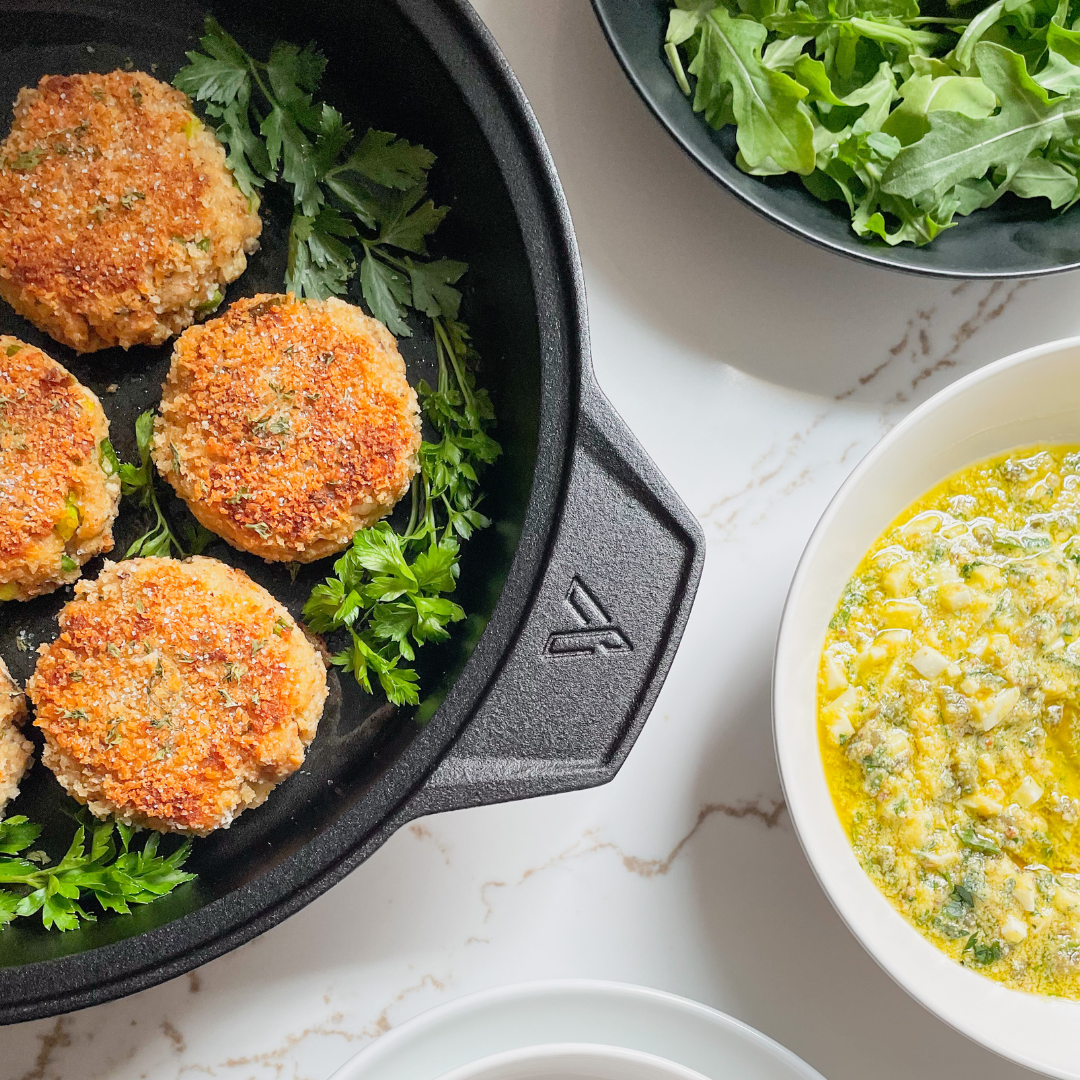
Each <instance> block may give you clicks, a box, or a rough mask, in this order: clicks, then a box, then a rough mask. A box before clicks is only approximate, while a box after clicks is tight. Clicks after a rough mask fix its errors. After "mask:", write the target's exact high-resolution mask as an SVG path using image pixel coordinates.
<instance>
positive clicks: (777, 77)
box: [689, 8, 815, 175]
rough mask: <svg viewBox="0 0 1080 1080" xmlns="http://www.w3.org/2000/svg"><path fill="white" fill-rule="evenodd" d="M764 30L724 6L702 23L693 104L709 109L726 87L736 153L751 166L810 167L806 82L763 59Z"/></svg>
mask: <svg viewBox="0 0 1080 1080" xmlns="http://www.w3.org/2000/svg"><path fill="white" fill-rule="evenodd" d="M767 33H768V32H767V31H766V29H765V27H764V26H762V25H761V24H760V23H756V22H753V21H751V20H749V19H733V18H732V17H731V16H730V15H729V14H728V13H727V11H726V10H725V9H724V8H716V9H715V10H714V11H711V12H710V13H709V14H708V15H707V16H706V17H705V19H704V20H703V21H702V23H701V27H700V31H699V34H700V40H699V44H698V49H697V54H696V55H695V56H694V59H693V60H692V61H691V63H690V68H689V70H690V73H691V74H692V75H695V76H697V80H698V85H697V94H696V96H695V98H694V108H695V109H696V110H697V111H699V112H700V111H703V110H707V109H708V108H709V106H710V104H711V103H715V102H716V101H717V100H718V99H721V100H726V97H727V94H728V92H729V91H730V95H731V111H732V113H733V114H734V116H735V120H736V123H737V124H738V127H737V128H736V132H735V138H736V140H737V142H738V144H739V152H740V153H741V154H742V156H743V158H744V160H745V161H746V162H747V163H748V164H749V165H750V166H751V167H752V168H753V167H755V166H758V165H761V164H763V163H765V162H766V161H769V162H772V163H774V164H775V165H776V166H777V167H778V168H780V169H783V170H784V171H791V172H797V173H802V174H804V175H805V174H809V173H811V172H813V171H814V165H815V154H814V124H813V117H812V116H811V114H810V111H809V110H808V109H807V107H806V105H805V104H804V103H803V98H805V97H806V95H807V89H806V87H805V86H802V85H800V84H799V83H798V82H796V81H795V80H794V79H793V78H791V76H789V75H785V74H784V73H783V72H782V71H773V70H772V69H770V68H767V67H765V65H764V64H763V63H762V62H761V49H762V46H763V45H764V44H765V38H766V36H767Z"/></svg>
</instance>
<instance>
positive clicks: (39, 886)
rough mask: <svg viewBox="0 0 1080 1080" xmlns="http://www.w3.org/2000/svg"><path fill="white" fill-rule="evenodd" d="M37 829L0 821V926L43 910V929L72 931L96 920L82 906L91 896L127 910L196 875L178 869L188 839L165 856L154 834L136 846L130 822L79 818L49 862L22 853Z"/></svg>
mask: <svg viewBox="0 0 1080 1080" xmlns="http://www.w3.org/2000/svg"><path fill="white" fill-rule="evenodd" d="M88 828H89V830H90V831H89V836H88V835H87V830H88ZM40 833H41V827H40V826H39V825H34V824H31V823H30V822H29V821H28V820H27V819H26V818H25V817H21V816H19V817H11V818H7V819H6V820H4V821H0V926H2V925H3V924H4V923H9V922H12V921H13V920H14V919H16V918H26V917H29V916H31V915H35V914H37V913H38V912H40V913H41V921H42V923H43V924H44V926H45V929H47V930H51V929H56V930H75V929H77V928H78V927H79V925H80V924H81V923H83V922H94V921H95V919H96V916H95V915H94V913H93V912H92V911H90V910H87V907H86V906H84V905H87V904H88V903H89V902H90V901H95V902H96V903H97V906H98V907H99V908H101V909H102V910H104V911H116V912H119V913H121V914H128V913H129V912H130V911H131V905H132V904H149V903H152V902H153V901H154V900H157V899H158V898H159V897H161V896H165V895H166V894H167V893H170V892H172V890H173V889H175V888H176V887H177V886H178V885H182V884H183V883H184V882H186V881H192V880H194V878H195V875H194V874H191V873H188V872H186V871H184V870H182V869H181V868H182V867H183V865H184V863H185V861H186V860H187V857H188V855H189V853H190V851H191V841H190V840H185V841H184V842H183V843H182V844H180V845H179V846H178V847H177V848H176V849H175V850H174V851H173V852H172V854H170V855H167V856H163V855H159V854H158V845H159V842H160V837H159V835H158V834H157V833H151V834H150V836H149V838H148V839H147V840H146V842H145V844H143V846H142V848H141V850H138V849H136V848H134V847H133V846H132V839H133V836H134V833H135V830H134V829H132V828H131V827H129V826H124V825H119V824H116V823H114V822H111V821H110V822H104V823H94V824H92V825H90V826H87V825H85V824H80V826H79V828H78V829H77V830H76V832H75V836H74V837H73V839H72V841H71V844H70V846H69V847H68V849H67V852H66V853H65V854H64V856H63V858H62V859H60V861H59V862H57V863H55V864H52V862H51V860H49V859H48V857H47V856H45V855H43V854H42V853H40V852H35V851H31V852H28V853H27V854H25V855H21V854H20V853H22V852H24V851H25V850H26V849H27V848H28V847H29V846H30V845H31V844H32V843H33V842H34V841H35V840H36V839H37V838H38V836H39V835H40Z"/></svg>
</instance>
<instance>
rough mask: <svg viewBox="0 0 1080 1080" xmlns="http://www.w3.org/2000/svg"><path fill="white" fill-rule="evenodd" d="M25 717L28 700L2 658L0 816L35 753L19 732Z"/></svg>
mask: <svg viewBox="0 0 1080 1080" xmlns="http://www.w3.org/2000/svg"><path fill="white" fill-rule="evenodd" d="M25 718H26V699H25V698H24V697H23V695H22V691H21V690H20V689H19V688H18V686H16V685H15V680H14V679H12V677H11V675H10V674H9V672H8V669H7V666H6V665H5V664H4V661H3V660H2V659H0V818H2V817H3V816H4V807H6V806H7V804H8V803H9V802H11V800H12V799H14V798H15V796H16V795H18V794H19V781H20V780H21V779H22V777H23V773H24V772H26V769H27V766H28V765H29V764H30V758H31V757H32V756H33V753H34V744H33V743H32V742H30V740H29V739H25V738H23V735H22V733H21V732H20V731H19V725H20V724H21V723H22V722H23V720H24V719H25Z"/></svg>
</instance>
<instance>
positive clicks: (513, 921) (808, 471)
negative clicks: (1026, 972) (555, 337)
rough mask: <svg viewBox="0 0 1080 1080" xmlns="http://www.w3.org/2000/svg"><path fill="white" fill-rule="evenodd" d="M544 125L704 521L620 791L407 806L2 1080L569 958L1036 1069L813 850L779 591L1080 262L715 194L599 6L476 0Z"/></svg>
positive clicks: (289, 1024)
mask: <svg viewBox="0 0 1080 1080" xmlns="http://www.w3.org/2000/svg"><path fill="white" fill-rule="evenodd" d="M476 7H477V8H478V10H479V11H480V13H481V15H482V16H483V17H484V18H485V19H486V21H487V22H488V25H489V26H490V27H491V29H492V31H493V32H494V34H495V36H496V38H497V39H498V40H499V43H500V44H501V45H502V47H503V49H504V50H505V52H506V54H507V56H508V58H509V60H510V63H511V64H512V65H513V67H514V69H515V70H516V71H517V73H518V76H519V77H520V79H521V82H522V84H523V85H524V87H525V91H526V93H527V94H528V95H529V97H530V99H531V100H532V103H533V105H534V107H535V109H536V112H537V114H538V116H539V118H540V122H541V124H542V125H543V128H544V131H545V132H546V134H547V137H548V140H549V142H550V144H551V149H552V152H553V154H554V157H555V161H556V164H557V165H558V168H559V171H560V173H561V176H562V180H563V183H564V185H565V187H566V194H567V197H568V199H569V202H570V208H571V210H572V211H573V215H574V220H575V222H576V226H577V231H578V237H579V240H580V243H581V251H582V257H583V261H584V266H585V277H586V282H587V285H588V290H589V302H590V309H591V320H592V333H593V344H594V355H595V362H596V369H597V373H598V376H599V379H600V382H601V384H602V386H603V387H604V389H605V390H606V391H607V393H608V394H609V395H610V397H611V399H612V401H613V402H614V403H615V406H616V407H617V408H618V409H619V410H620V412H621V413H622V415H623V416H624V417H625V418H626V420H627V421H628V422H629V424H630V426H631V427H632V428H633V429H634V431H635V432H636V433H637V434H638V436H639V437H640V439H641V441H642V442H643V443H644V445H645V447H646V449H647V450H648V451H649V452H650V453H651V454H652V455H653V457H654V458H655V459H656V461H657V462H658V463H659V465H660V467H661V468H662V469H663V470H664V472H665V473H666V474H667V476H668V477H669V478H670V480H671V481H672V483H673V484H674V485H675V487H676V488H677V489H678V490H679V492H680V493H681V494H682V496H683V498H684V499H685V500H686V502H687V504H688V505H689V506H690V508H691V510H692V511H693V512H694V513H696V514H697V515H698V517H699V518H700V520H701V523H702V527H703V528H704V530H705V535H706V537H707V540H708V555H707V560H706V566H705V574H704V578H703V579H702V583H701V590H700V592H699V595H698V600H697V605H696V607H695V609H694V613H693V615H692V617H691V619H690V625H689V628H688V630H687V633H686V637H685V639H684V642H683V645H682V648H681V650H680V652H679V654H678V657H677V659H676V661H675V664H674V667H673V668H672V671H671V675H670V677H669V679H668V682H667V686H666V687H665V689H664V691H663V694H662V695H661V697H660V700H659V702H658V704H657V706H656V709H655V711H654V713H653V715H652V718H651V719H650V721H649V723H648V724H647V725H646V727H645V730H644V732H643V734H642V736H641V738H640V739H639V740H638V743H637V746H636V747H635V749H634V751H633V753H631V755H630V758H629V760H628V762H627V764H626V766H625V767H624V768H623V770H622V772H621V773H620V774H619V776H618V778H617V779H616V780H615V782H614V783H612V784H610V785H608V786H607V787H603V788H598V789H596V790H593V791H586V792H581V793H576V794H571V795H563V796H557V797H554V798H547V799H538V800H532V801H529V802H524V803H517V804H512V805H505V806H495V807H489V808H485V809H478V810H469V811H462V812H458V813H453V814H446V815H443V816H441V817H435V818H429V819H426V820H424V821H421V822H418V823H416V824H414V825H412V826H410V827H408V828H406V829H404V830H402V831H401V832H400V833H399V834H398V835H396V836H395V837H393V839H391V841H390V842H389V843H387V844H386V846H385V847H383V848H382V849H381V850H380V851H379V852H378V853H377V854H376V855H375V856H374V857H373V858H372V859H371V860H369V861H368V862H367V863H366V864H364V865H363V866H362V867H360V869H358V870H357V871H356V872H355V873H354V874H352V876H351V877H349V878H348V879H346V880H345V881H344V882H342V883H341V884H340V885H338V886H337V887H336V888H334V889H332V890H331V891H330V892H329V893H328V894H326V895H325V896H324V897H322V898H321V899H320V900H318V901H316V902H315V903H314V904H312V905H311V906H310V907H308V908H307V909H306V910H304V911H303V912H301V913H300V914H299V915H296V916H295V917H293V918H292V919H290V920H289V921H288V922H286V923H284V924H283V925H281V926H279V927H277V928H276V929H274V930H272V931H271V932H270V933H268V934H266V935H264V936H263V937H261V938H259V939H257V940H256V941H254V942H252V943H250V944H249V945H246V946H244V947H243V948H241V949H239V950H238V951H236V952H234V953H232V954H230V955H228V956H226V957H223V958H222V959H220V960H217V961H215V962H213V963H211V964H209V965H208V966H207V967H204V968H202V969H201V970H199V971H198V972H195V973H192V974H190V975H187V976H185V977H183V978H181V979H177V980H176V981H174V982H172V983H169V984H166V985H164V986H160V987H157V988H156V989H153V990H149V991H147V992H145V993H142V994H139V995H138V996H136V997H132V998H128V999H126V1000H123V1001H118V1002H114V1003H112V1004H109V1005H104V1006H101V1007H99V1008H95V1009H91V1010H87V1011H85V1012H81V1013H77V1014H74V1015H71V1016H68V1017H64V1018H60V1019H54V1020H44V1021H39V1022H35V1023H30V1024H25V1025H21V1026H18V1027H12V1028H5V1029H3V1030H0V1080H103V1078H106V1077H107V1078H109V1080H138V1078H142V1077H150V1078H153V1080H177V1078H179V1077H181V1076H189V1075H190V1076H199V1075H207V1076H212V1077H219V1078H222V1080H249V1078H251V1080H272V1078H273V1080H276V1078H278V1077H280V1078H282V1080H325V1078H326V1077H328V1076H329V1075H330V1074H331V1073H332V1072H333V1071H334V1070H335V1069H336V1068H337V1067H338V1066H339V1065H340V1064H341V1063H342V1062H344V1061H345V1060H347V1059H348V1058H349V1057H350V1056H352V1055H353V1054H355V1053H356V1052H357V1051H359V1050H360V1049H361V1048H362V1047H363V1046H364V1045H365V1043H366V1042H368V1041H369V1040H371V1039H374V1038H377V1037H378V1036H379V1035H380V1034H381V1033H383V1032H385V1031H387V1030H388V1029H389V1028H391V1027H392V1026H394V1025H396V1024H398V1023H400V1022H401V1021H402V1020H405V1019H407V1018H408V1017H409V1016H412V1015H414V1014H416V1013H418V1012H420V1011H422V1010H424V1009H427V1008H430V1007H431V1006H433V1005H436V1004H438V1003H440V1002H443V1001H446V1000H448V999H450V998H453V997H456V996H459V995H462V994H466V993H469V992H471V991H473V990H478V989H481V988H484V987H489V986H494V985H497V984H500V983H507V982H517V981H521V980H527V979H536V978H546V977H555V976H569V977H576V976H580V977H593V978H603V979H616V980H622V981H627V982H634V983H642V984H645V985H649V986H655V987H660V988H662V989H665V990H671V991H674V992H676V993H679V994H684V995H686V996H688V997H692V998H696V999H698V1000H700V1001H703V1002H706V1003H708V1004H710V1005H713V1006H716V1007H717V1008H719V1009H722V1010H724V1011H726V1012H729V1013H731V1014H733V1015H734V1016H736V1017H738V1018H739V1019H741V1020H745V1021H746V1022H748V1023H750V1024H752V1025H754V1026H755V1027H757V1028H760V1029H761V1030H762V1031H764V1032H766V1033H767V1034H768V1035H771V1036H772V1037H774V1038H776V1039H778V1040H779V1041H780V1042H782V1043H784V1044H786V1045H787V1046H789V1047H790V1048H791V1049H792V1050H794V1051H795V1052H796V1053H798V1054H800V1055H801V1056H802V1057H804V1058H805V1059H806V1060H807V1061H808V1062H810V1064H812V1065H813V1066H815V1067H816V1068H817V1069H819V1070H820V1071H821V1072H822V1073H823V1074H824V1075H825V1076H826V1077H827V1078H829V1080H866V1078H867V1077H870V1076H872V1077H874V1080H908V1078H910V1077H913V1076H918V1077H924V1078H938V1077H940V1078H942V1080H945V1078H948V1080H952V1078H955V1077H972V1076H979V1077H980V1080H1018V1078H1020V1077H1027V1076H1031V1075H1032V1074H1030V1073H1027V1072H1025V1071H1024V1070H1022V1069H1019V1068H1017V1067H1015V1066H1012V1065H1009V1064H1007V1063H1005V1062H1003V1061H1000V1060H999V1059H997V1058H995V1057H993V1056H992V1055H990V1054H989V1053H987V1052H985V1051H983V1050H980V1049H979V1048H978V1047H976V1046H975V1045H973V1044H972V1043H969V1042H968V1041H967V1040H966V1039H964V1038H963V1037H962V1036H960V1035H957V1034H955V1033H954V1032H952V1031H951V1030H949V1029H947V1028H946V1027H945V1026H944V1025H942V1024H941V1023H939V1022H938V1021H937V1020H935V1019H934V1018H933V1017H931V1016H930V1015H929V1014H928V1013H926V1012H924V1011H923V1010H922V1009H921V1007H920V1006H918V1005H916V1004H915V1003H914V1002H912V1001H911V1000H910V999H909V998H908V997H907V996H906V995H905V994H904V992H903V991H901V990H900V989H899V988H897V987H896V986H895V985H894V984H893V983H892V982H891V981H890V979H889V978H888V976H886V975H885V974H884V973H883V972H882V971H881V970H879V968H878V967H877V966H876V964H875V963H874V962H873V960H871V959H870V957H869V956H868V955H867V954H866V953H865V952H864V951H863V950H862V948H861V947H860V946H859V945H858V944H857V943H856V941H855V940H854V938H853V937H852V936H851V935H850V934H849V933H848V931H847V930H846V928H845V927H844V926H843V924H842V923H841V922H840V919H839V918H838V916H837V915H836V914H835V912H834V911H833V909H832V907H831V906H830V905H829V903H828V901H827V900H826V899H825V897H824V895H823V893H822V892H821V890H820V888H819V887H818V885H817V882H816V881H815V879H814V877H813V875H812V873H811V872H810V869H809V867H808V865H807V863H806V861H805V859H804V858H803V855H802V852H801V850H800V848H799V845H798V842H797V840H796V838H795V835H794V833H793V831H792V828H791V824H790V822H789V820H788V819H787V817H786V815H785V812H784V807H783V803H782V802H781V792H780V782H779V778H778V776H777V772H776V766H775V763H774V760H773V748H772V738H771V732H770V711H769V681H770V669H771V663H772V651H773V643H774V638H775V635H776V630H777V625H778V622H779V618H780V611H781V607H782V604H783V600H784V595H785V591H786V589H787V585H788V581H789V579H790V577H791V574H792V572H793V570H794V568H795V564H796V561H797V559H798V557H799V553H800V551H801V549H802V547H803V544H804V543H805V541H806V539H807V537H808V536H809V534H810V531H811V529H812V528H813V526H814V523H815V522H816V520H817V518H818V515H819V514H820V513H821V511H822V510H823V508H824V507H825V504H826V503H827V501H828V500H829V498H830V496H831V495H832V494H833V492H834V491H835V490H836V488H837V487H838V486H839V485H840V483H841V481H842V480H843V479H844V477H845V476H846V475H847V473H848V472H849V471H850V469H851V468H852V466H853V465H854V464H855V463H856V462H857V461H858V459H859V458H860V456H861V455H862V454H863V453H865V452H866V451H867V450H868V449H869V448H870V446H871V445H872V444H873V443H874V442H875V440H876V439H877V438H878V437H879V436H880V435H881V434H882V433H883V432H884V431H886V430H887V429H888V428H889V426H890V425H892V424H893V423H895V422H896V420H897V419H898V418H899V417H901V416H902V415H903V414H904V413H905V412H906V411H907V410H908V409H910V408H912V406H913V405H915V404H917V403H918V402H920V401H922V400H924V399H925V398H926V397H927V396H929V395H930V394H932V393H934V392H935V391H936V390H938V389H940V388H941V387H942V386H945V385H946V384H947V383H949V382H950V381H952V380H954V379H956V378H957V377H959V376H960V375H962V374H964V373H965V372H967V371H970V370H972V369H973V368H975V367H978V366H980V365H982V364H984V363H986V362H988V361H990V360H993V359H996V358H998V357H1000V356H1002V355H1005V354H1006V353H1009V352H1012V351H1014V350H1016V349H1019V348H1023V347H1025V346H1028V345H1034V344H1037V343H1039V342H1042V341H1046V340H1050V339H1052V338H1057V337H1063V336H1065V335H1068V334H1073V333H1077V332H1080V304H1078V302H1077V301H1078V298H1080V281H1078V279H1077V277H1076V275H1073V274H1070V275H1062V276H1058V277H1054V278H1051V279H1048V280H1042V281H1038V282H1030V283H1027V282H1019V283H1016V282H1014V283H998V284H975V283H971V284H968V283H964V284H959V285H957V284H950V283H947V282H935V281H928V280H921V279H916V278H909V277H904V276H900V275H897V274H893V273H886V272H884V271H877V270H873V269H870V268H868V267H864V266H861V265H857V264H855V263H851V262H847V261H845V260H843V259H840V258H838V257H836V256H833V255H831V254H827V253H825V252H823V251H819V250H817V249H816V248H813V247H810V246H809V245H807V244H804V243H802V242H801V241H799V240H796V239H794V238H792V237H790V236H788V235H786V234H785V233H783V232H781V231H780V230H779V229H777V228H775V227H773V226H772V225H770V224H768V223H766V222H765V221H763V220H762V219H760V218H759V217H757V216H756V215H754V214H753V213H751V211H749V210H747V209H744V208H743V207H742V206H741V205H740V204H739V203H737V202H735V201H734V200H733V199H732V198H730V197H728V196H727V195H725V194H724V193H723V192H722V191H721V190H720V189H719V188H718V187H717V186H716V185H715V184H714V183H713V182H712V181H711V180H710V179H709V178H708V177H707V176H706V175H705V174H704V173H702V172H701V171H700V170H699V169H698V168H697V166H696V165H694V164H692V163H691V162H690V161H689V160H688V159H687V158H685V157H684V156H683V154H682V152H681V151H680V150H679V149H678V148H677V147H676V146H675V144H674V143H672V142H671V140H670V139H669V138H668V136H667V135H666V134H665V133H664V131H663V130H662V129H661V128H660V127H659V126H658V125H657V124H656V122H655V121H654V120H653V119H652V117H651V116H650V115H649V114H648V112H647V111H646V109H645V107H644V105H642V103H641V102H640V101H639V100H638V98H637V97H636V95H635V94H634V92H633V90H632V89H631V87H630V86H629V84H628V83H627V82H626V80H625V78H624V77H623V75H622V72H621V71H620V70H619V67H618V65H617V64H616V62H615V59H614V57H613V56H612V55H611V53H610V52H609V51H608V48H607V46H606V44H605V42H604V39H603V37H602V35H601V33H600V30H599V27H598V25H597V23H596V21H595V19H594V17H593V15H592V12H591V9H590V8H589V4H588V2H587V0H476Z"/></svg>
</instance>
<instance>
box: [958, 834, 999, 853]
mask: <svg viewBox="0 0 1080 1080" xmlns="http://www.w3.org/2000/svg"><path fill="white" fill-rule="evenodd" d="M956 836H957V839H958V840H959V841H960V843H961V844H964V845H965V846H966V847H969V848H971V849H972V850H974V851H981V852H983V854H985V855H1000V854H1001V847H1000V846H999V845H998V843H997V841H996V840H994V838H993V837H992V836H985V835H984V834H982V833H977V832H976V831H975V830H974V829H972V828H970V827H968V828H966V829H957V830H956Z"/></svg>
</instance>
